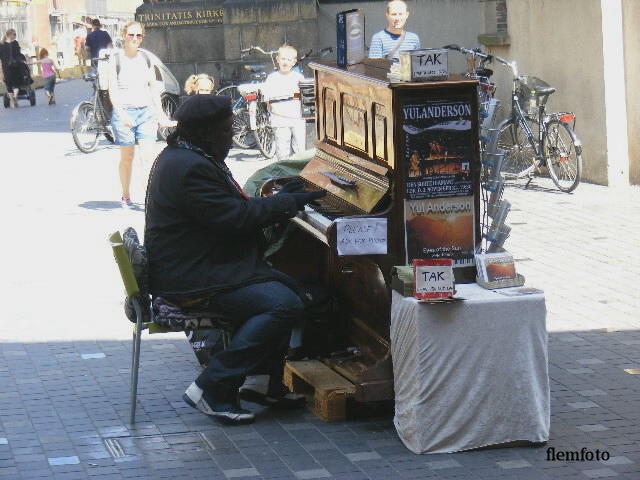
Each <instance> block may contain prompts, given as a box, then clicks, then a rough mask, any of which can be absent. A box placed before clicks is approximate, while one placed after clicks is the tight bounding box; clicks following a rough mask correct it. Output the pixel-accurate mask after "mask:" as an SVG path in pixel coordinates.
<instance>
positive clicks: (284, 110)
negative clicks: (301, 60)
mask: <svg viewBox="0 0 640 480" xmlns="http://www.w3.org/2000/svg"><path fill="white" fill-rule="evenodd" d="M276 60H277V62H278V67H279V69H278V70H277V71H275V72H273V73H271V74H270V75H269V76H268V77H267V80H266V82H265V86H264V92H265V97H266V100H267V101H268V102H269V105H270V111H271V126H272V127H273V129H274V132H275V136H276V156H277V157H278V159H280V160H282V159H283V158H286V157H288V156H289V155H291V150H292V148H293V153H297V152H300V151H302V150H304V149H305V141H306V128H305V127H306V124H305V121H304V119H303V118H302V106H301V103H300V81H302V80H304V76H303V75H302V74H301V73H300V72H296V71H294V70H293V67H294V66H295V64H296V63H297V61H298V51H297V50H296V49H295V48H294V47H292V46H290V45H283V46H282V47H280V48H279V49H278V54H277V56H276Z"/></svg>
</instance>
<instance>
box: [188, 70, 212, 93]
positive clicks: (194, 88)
mask: <svg viewBox="0 0 640 480" xmlns="http://www.w3.org/2000/svg"><path fill="white" fill-rule="evenodd" d="M214 86H215V80H214V79H213V77H211V76H209V75H207V74H206V73H200V74H198V75H191V76H190V77H189V78H187V81H186V82H184V91H185V93H186V94H187V95H196V94H198V95H205V94H210V93H211V92H213V89H214Z"/></svg>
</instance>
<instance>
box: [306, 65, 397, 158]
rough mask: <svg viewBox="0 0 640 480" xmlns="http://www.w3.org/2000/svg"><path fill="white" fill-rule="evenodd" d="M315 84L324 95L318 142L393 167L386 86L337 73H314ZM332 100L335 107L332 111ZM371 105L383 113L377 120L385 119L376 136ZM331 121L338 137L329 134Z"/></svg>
mask: <svg viewBox="0 0 640 480" xmlns="http://www.w3.org/2000/svg"><path fill="white" fill-rule="evenodd" d="M316 81H317V82H318V85H317V89H316V90H317V91H322V92H323V97H322V99H321V101H320V102H319V104H320V108H321V109H322V110H323V112H322V119H323V121H322V122H320V121H319V122H318V123H317V125H316V127H317V130H318V131H319V134H320V135H319V137H318V138H319V139H320V140H322V141H325V142H327V143H330V144H331V145H335V146H337V147H339V148H342V149H344V150H346V151H348V152H351V153H353V154H355V155H358V156H360V157H362V158H367V159H370V160H372V161H374V162H376V163H377V164H378V165H384V166H391V167H393V164H394V153H395V152H394V149H393V147H392V145H393V115H392V113H391V112H392V98H393V91H392V89H390V88H389V84H388V83H383V82H380V81H377V80H374V79H372V78H367V77H365V76H362V75H354V74H351V72H347V71H343V70H340V69H329V70H326V71H317V72H316ZM329 98H330V99H331V101H330V100H329ZM334 98H335V99H336V104H335V110H333V111H332V110H331V109H332V108H333V106H334V104H333V102H332V100H333V99H334ZM374 104H376V105H379V107H375V111H379V112H384V113H380V116H381V117H382V116H384V117H385V118H384V119H382V118H378V121H379V123H381V125H379V126H378V129H377V131H376V133H374V125H373V124H374V122H375V114H374ZM332 114H333V115H332ZM334 120H335V126H336V129H337V132H336V133H337V135H333V131H332V130H331V128H332V127H333V124H334V123H333V121H334ZM374 135H377V136H378V137H380V138H378V139H377V144H378V146H379V147H376V148H378V150H377V153H375V152H374V145H375V141H376V140H374ZM382 137H385V138H384V139H383V138H382Z"/></svg>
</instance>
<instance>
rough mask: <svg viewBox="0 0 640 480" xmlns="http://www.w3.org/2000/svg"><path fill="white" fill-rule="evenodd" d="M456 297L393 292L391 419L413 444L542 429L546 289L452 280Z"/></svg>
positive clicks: (460, 446) (510, 437)
mask: <svg viewBox="0 0 640 480" xmlns="http://www.w3.org/2000/svg"><path fill="white" fill-rule="evenodd" d="M456 289H457V294H456V296H458V297H461V298H464V299H465V300H459V301H454V302H442V303H420V302H418V301H417V300H416V299H415V298H413V297H403V296H402V295H400V294H399V293H398V292H396V291H394V292H393V300H392V310H391V352H392V357H393V374H394V388H395V417H394V423H395V427H396V430H397V432H398V435H399V436H400V438H401V439H402V441H403V442H404V444H405V445H406V446H407V448H409V450H411V451H412V452H414V453H445V452H457V451H461V450H468V449H472V448H478V447H483V446H489V445H497V444H503V443H509V442H516V441H529V442H544V441H547V440H548V438H549V421H550V409H549V375H548V365H547V331H546V325H545V315H546V310H545V301H544V295H543V294H542V293H539V294H531V295H523V296H505V295H502V294H501V293H499V292H498V291H492V290H485V289H483V288H482V287H480V286H478V285H477V284H459V285H456Z"/></svg>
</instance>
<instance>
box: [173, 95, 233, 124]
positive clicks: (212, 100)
mask: <svg viewBox="0 0 640 480" xmlns="http://www.w3.org/2000/svg"><path fill="white" fill-rule="evenodd" d="M231 114H232V112H231V98H230V97H227V96H226V95H193V96H191V97H189V98H188V99H187V100H185V102H184V103H183V104H182V105H180V106H179V107H178V109H177V110H176V111H175V112H174V113H173V118H174V119H175V120H177V121H178V125H180V124H194V123H200V122H207V123H216V122H218V121H220V120H224V119H225V118H227V117H230V116H231Z"/></svg>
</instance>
